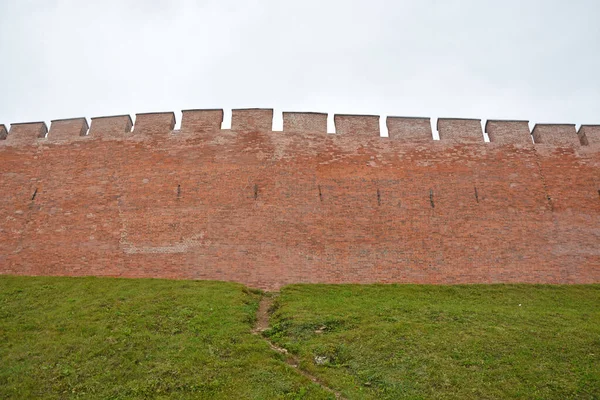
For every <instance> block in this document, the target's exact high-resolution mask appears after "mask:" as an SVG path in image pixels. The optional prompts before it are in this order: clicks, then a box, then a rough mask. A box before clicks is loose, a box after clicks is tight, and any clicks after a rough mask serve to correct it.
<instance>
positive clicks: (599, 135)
mask: <svg viewBox="0 0 600 400" xmlns="http://www.w3.org/2000/svg"><path fill="white" fill-rule="evenodd" d="M577 136H578V137H579V142H580V143H581V144H582V145H584V146H598V145H600V125H581V127H579V131H577Z"/></svg>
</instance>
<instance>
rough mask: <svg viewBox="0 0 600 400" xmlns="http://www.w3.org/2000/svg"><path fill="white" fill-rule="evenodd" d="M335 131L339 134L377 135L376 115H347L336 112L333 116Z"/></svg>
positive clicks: (369, 136) (366, 136) (377, 120)
mask: <svg viewBox="0 0 600 400" xmlns="http://www.w3.org/2000/svg"><path fill="white" fill-rule="evenodd" d="M333 122H334V124H335V132H336V133H337V134H339V135H345V136H357V137H365V138H372V137H379V136H380V132H379V116H378V115H347V114H336V115H334V116H333Z"/></svg>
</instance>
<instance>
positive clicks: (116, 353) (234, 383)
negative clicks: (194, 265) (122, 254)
mask: <svg viewBox="0 0 600 400" xmlns="http://www.w3.org/2000/svg"><path fill="white" fill-rule="evenodd" d="M259 298H260V294H259V293H256V292H251V291H248V290H247V289H245V288H244V287H243V286H241V285H237V284H230V283H219V282H198V281H164V280H125V279H106V278H103V279H98V278H50V277H43V278H42V277H40V278H31V277H11V276H0V398H2V399H27V398H44V399H65V398H75V399H76V398H81V399H146V398H152V399H160V398H176V399H185V398H194V399H196V398H206V399H231V398H234V399H236V398H237V399H271V398H283V399H300V398H302V399H304V398H315V399H319V398H331V395H330V394H329V393H327V392H325V391H323V389H321V388H320V387H319V386H317V385H315V384H313V383H312V382H310V381H309V380H308V379H306V378H304V377H302V376H301V375H298V373H297V372H296V371H294V370H293V369H292V368H291V367H289V366H287V365H286V364H285V363H284V362H283V361H282V359H281V356H280V355H279V354H278V353H276V352H274V351H272V350H270V348H269V346H268V345H267V343H266V342H265V341H263V340H262V339H261V338H260V337H258V336H255V335H252V334H251V333H250V331H251V324H252V322H253V319H254V316H255V311H256V308H257V304H258V301H259Z"/></svg>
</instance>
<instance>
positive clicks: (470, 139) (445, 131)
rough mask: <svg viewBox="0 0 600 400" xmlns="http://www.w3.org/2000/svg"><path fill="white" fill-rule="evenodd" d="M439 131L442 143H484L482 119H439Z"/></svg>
mask: <svg viewBox="0 0 600 400" xmlns="http://www.w3.org/2000/svg"><path fill="white" fill-rule="evenodd" d="M437 129H438V133H439V134H440V140H441V141H442V142H453V143H481V142H483V132H482V131H481V120H480V119H459V118H439V119H438V121H437Z"/></svg>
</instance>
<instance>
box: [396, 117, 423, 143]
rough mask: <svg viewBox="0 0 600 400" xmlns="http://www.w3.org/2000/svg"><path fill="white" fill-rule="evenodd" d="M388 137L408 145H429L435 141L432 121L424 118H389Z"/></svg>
mask: <svg viewBox="0 0 600 400" xmlns="http://www.w3.org/2000/svg"><path fill="white" fill-rule="evenodd" d="M386 125H387V128H388V137H389V138H390V139H392V140H398V141H401V142H406V143H428V142H431V141H432V140H433V136H432V132H431V119H430V118H423V117H387V119H386Z"/></svg>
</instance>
